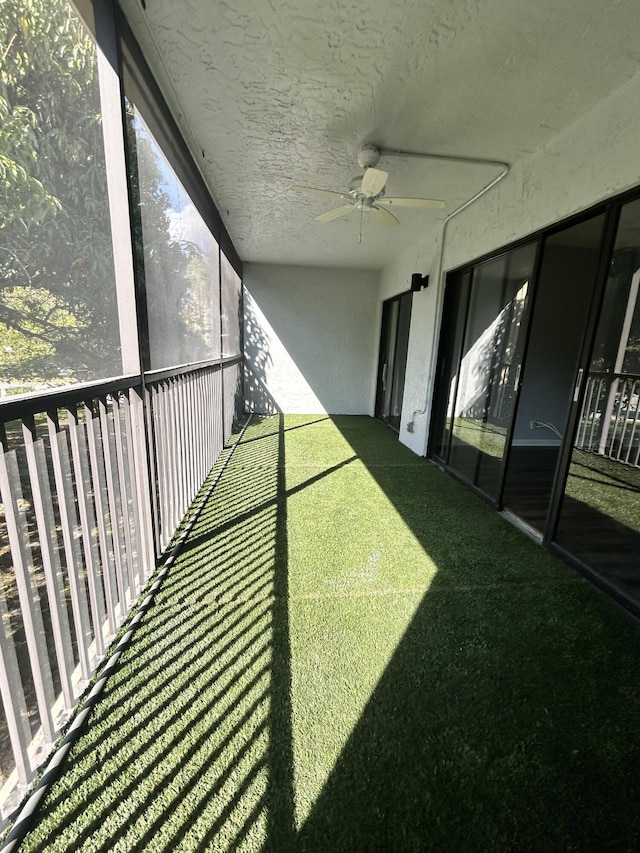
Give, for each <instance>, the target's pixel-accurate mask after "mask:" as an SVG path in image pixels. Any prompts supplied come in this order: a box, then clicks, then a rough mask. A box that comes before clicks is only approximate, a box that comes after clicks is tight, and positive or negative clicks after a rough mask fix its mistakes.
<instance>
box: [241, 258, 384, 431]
mask: <svg viewBox="0 0 640 853" xmlns="http://www.w3.org/2000/svg"><path fill="white" fill-rule="evenodd" d="M244 287H245V293H244V313H245V324H244V351H245V395H246V405H247V409H248V411H255V412H274V411H275V412H277V411H282V412H290V413H300V414H317V413H318V414H324V413H328V414H373V402H374V389H375V373H376V353H377V347H378V337H379V334H380V330H379V323H380V321H379V317H380V310H379V305H378V274H377V273H373V272H362V271H355V270H336V269H320V268H315V267H294V266H280V265H271V264H246V265H245V267H244Z"/></svg>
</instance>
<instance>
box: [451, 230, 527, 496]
mask: <svg viewBox="0 0 640 853" xmlns="http://www.w3.org/2000/svg"><path fill="white" fill-rule="evenodd" d="M536 245H537V244H529V245H527V246H523V247H521V248H519V249H515V250H514V251H512V252H508V253H506V254H504V255H502V256H501V257H499V258H496V259H495V260H492V261H488V262H486V263H484V264H481V265H479V266H477V267H476V268H475V269H474V271H473V277H472V280H471V287H470V294H469V305H468V310H467V312H466V329H465V331H464V337H463V343H462V348H461V358H460V361H459V369H458V374H457V376H456V377H455V386H456V387H455V401H454V403H453V406H452V409H453V422H452V427H451V436H450V438H451V440H450V449H449V467H450V468H452V469H453V470H454V471H456V472H457V473H458V474H459V475H460V476H461V477H463V478H464V479H465V480H467V481H469V482H470V483H472V484H473V485H474V486H476V487H477V488H478V489H480V490H481V491H482V492H483V493H484V494H485V495H487V496H488V497H490V498H492V499H493V500H497V499H498V495H499V491H500V485H501V481H502V463H503V457H504V454H505V448H506V437H507V432H508V429H509V426H510V423H511V417H512V414H513V407H514V403H515V397H516V393H517V387H518V382H519V373H520V365H521V361H522V350H523V339H524V335H523V334H522V332H523V329H524V319H525V315H526V308H527V298H528V293H529V282H530V280H531V276H532V273H533V265H534V261H535V255H536Z"/></svg>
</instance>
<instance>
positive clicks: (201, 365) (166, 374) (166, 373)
mask: <svg viewBox="0 0 640 853" xmlns="http://www.w3.org/2000/svg"><path fill="white" fill-rule="evenodd" d="M239 361H242V355H240V354H239V355H226V356H223V357H222V358H213V359H211V360H210V361H195V362H192V363H190V364H181V365H179V366H178V367H168V368H163V369H162V370H148V371H146V373H145V374H144V381H145V383H146V384H148V383H150V382H161V381H162V380H163V379H171V378H172V377H173V376H182V375H183V374H185V373H195V372H196V371H197V370H206V368H207V367H218V366H220V365H225V364H235V363H236V362H239Z"/></svg>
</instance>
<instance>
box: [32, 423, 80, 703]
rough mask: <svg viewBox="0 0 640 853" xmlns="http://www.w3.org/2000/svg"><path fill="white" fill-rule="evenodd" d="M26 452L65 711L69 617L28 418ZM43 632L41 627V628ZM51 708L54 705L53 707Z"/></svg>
mask: <svg viewBox="0 0 640 853" xmlns="http://www.w3.org/2000/svg"><path fill="white" fill-rule="evenodd" d="M22 434H23V437H24V446H25V452H26V455H27V470H28V472H29V482H30V485H31V496H32V499H33V509H34V512H35V516H36V525H37V529H38V541H39V544H40V556H41V558H42V567H43V571H44V578H45V586H46V590H47V599H48V603H49V617H50V619H51V631H52V634H53V644H54V648H55V654H56V662H57V664H58V673H59V676H60V682H61V684H62V695H63V696H64V705H65V708H66V709H67V710H69V709H71V708H72V707H73V704H74V696H73V686H72V683H71V673H72V672H73V668H74V665H73V648H72V645H71V631H70V628H69V617H68V614H67V605H66V601H65V596H64V584H63V580H62V566H61V564H60V555H59V552H58V542H57V535H56V523H55V515H54V512H53V500H52V497H51V487H50V485H49V472H48V469H47V459H46V456H45V452H44V446H43V442H42V440H41V439H38V438H37V436H36V425H35V421H34V419H33V418H27V419H25V421H23V424H22ZM43 631H44V627H43ZM52 707H53V703H52Z"/></svg>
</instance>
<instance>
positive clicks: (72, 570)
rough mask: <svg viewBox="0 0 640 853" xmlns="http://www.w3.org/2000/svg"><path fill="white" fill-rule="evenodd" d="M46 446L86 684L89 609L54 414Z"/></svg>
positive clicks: (62, 440)
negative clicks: (51, 468) (56, 498)
mask: <svg viewBox="0 0 640 853" xmlns="http://www.w3.org/2000/svg"><path fill="white" fill-rule="evenodd" d="M47 426H48V429H49V443H50V445H51V458H52V461H53V475H54V478H55V485H56V493H57V496H58V511H59V513H60V524H61V527H62V541H63V545H64V553H65V562H66V570H67V577H68V578H69V594H70V598H71V608H72V612H73V620H74V628H75V635H76V644H77V647H78V660H79V662H80V670H81V672H82V678H83V679H84V680H85V681H88V680H89V678H90V675H91V666H90V663H89V646H90V645H91V625H90V622H89V609H88V606H87V596H86V591H85V588H84V585H83V583H82V580H81V578H80V571H81V569H82V557H81V554H80V547H79V544H78V542H77V541H76V539H75V536H74V530H76V529H77V527H78V519H77V514H76V507H75V503H74V500H73V494H72V488H73V487H72V480H71V466H70V464H69V449H68V447H67V438H66V432H65V430H64V429H61V428H60V422H59V420H58V415H57V412H53V413H49V414H48V416H47Z"/></svg>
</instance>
